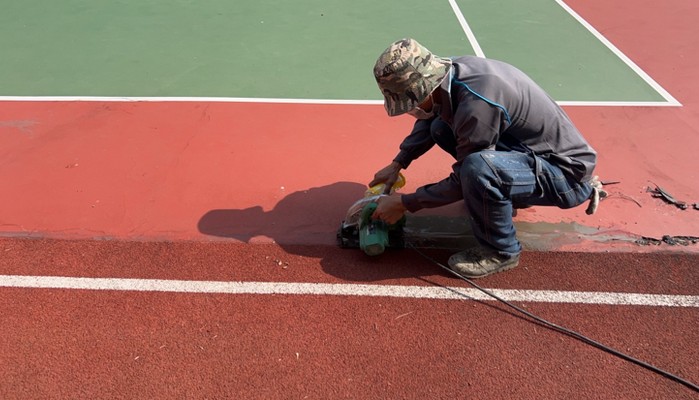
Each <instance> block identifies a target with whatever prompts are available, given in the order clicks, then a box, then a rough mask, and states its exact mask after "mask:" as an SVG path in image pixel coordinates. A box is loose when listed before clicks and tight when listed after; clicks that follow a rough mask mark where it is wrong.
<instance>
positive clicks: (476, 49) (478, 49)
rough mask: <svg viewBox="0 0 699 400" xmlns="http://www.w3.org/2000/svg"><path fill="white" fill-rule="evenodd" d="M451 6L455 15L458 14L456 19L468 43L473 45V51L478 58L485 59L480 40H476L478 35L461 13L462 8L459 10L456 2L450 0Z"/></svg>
mask: <svg viewBox="0 0 699 400" xmlns="http://www.w3.org/2000/svg"><path fill="white" fill-rule="evenodd" d="M449 4H450V5H451V9H452V10H453V11H454V14H456V19H458V20H459V24H460V25H461V29H463V30H464V33H465V34H466V37H467V38H468V41H469V42H470V43H471V47H473V51H474V52H475V53H476V56H478V57H481V58H485V53H483V49H481V45H480V44H478V40H477V39H476V35H474V34H473V30H471V27H470V26H469V25H468V22H466V17H464V14H463V13H462V12H461V8H459V5H458V4H456V0H449Z"/></svg>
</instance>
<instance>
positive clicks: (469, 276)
mask: <svg viewBox="0 0 699 400" xmlns="http://www.w3.org/2000/svg"><path fill="white" fill-rule="evenodd" d="M518 265H519V260H518V261H517V262H514V263H512V264H509V265H505V266H503V267H500V268H498V269H496V270H495V271H490V272H488V273H486V274H483V275H469V274H466V273H464V272H461V271H459V270H457V269H454V268H452V266H451V265H450V266H449V269H451V270H452V271H454V272H456V273H457V274H459V275H462V276H464V277H466V278H469V279H479V278H485V277H486V276H490V275H494V274H498V273H500V272H505V271H509V270H511V269H513V268H515V267H516V266H518Z"/></svg>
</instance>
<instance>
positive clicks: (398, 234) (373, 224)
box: [337, 174, 405, 256]
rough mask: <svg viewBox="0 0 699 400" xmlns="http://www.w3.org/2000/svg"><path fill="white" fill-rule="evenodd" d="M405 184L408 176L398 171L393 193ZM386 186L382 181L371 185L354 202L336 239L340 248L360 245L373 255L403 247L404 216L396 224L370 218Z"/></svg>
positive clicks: (364, 250)
mask: <svg viewBox="0 0 699 400" xmlns="http://www.w3.org/2000/svg"><path fill="white" fill-rule="evenodd" d="M404 185H405V177H404V176H403V174H398V179H397V180H396V182H395V183H394V184H393V185H392V186H391V190H390V193H394V192H395V191H396V190H398V189H400V188H401V187H403V186H404ZM385 188H386V186H385V184H383V183H381V184H378V185H376V186H372V187H370V188H369V189H368V190H367V191H366V192H365V193H364V198H362V199H359V200H358V201H357V202H355V203H354V204H352V206H351V207H350V208H349V210H348V211H347V216H346V217H345V220H344V221H342V224H341V225H340V229H338V231H337V242H338V244H339V245H340V247H349V248H356V247H359V248H360V249H362V251H363V252H364V253H366V254H367V255H370V256H378V255H379V254H383V252H384V251H385V250H386V248H389V247H395V248H403V247H404V242H403V227H404V226H405V217H403V218H401V219H400V221H398V222H396V223H395V224H388V223H386V222H384V221H381V220H378V219H374V218H372V217H371V216H372V215H373V214H374V211H376V206H377V205H378V201H379V198H381V197H382V196H384V194H383V193H384V190H385Z"/></svg>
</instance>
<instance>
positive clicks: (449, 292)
mask: <svg viewBox="0 0 699 400" xmlns="http://www.w3.org/2000/svg"><path fill="white" fill-rule="evenodd" d="M0 287H10V288H28V289H77V290H107V291H127V292H175V293H219V294H255V295H269V294H288V295H320V296H368V297H399V298H413V299H444V300H455V299H462V300H463V299H464V296H465V297H468V298H470V299H473V300H493V298H491V297H489V296H487V295H485V294H484V293H482V292H480V291H478V290H476V289H472V288H454V287H450V288H444V287H435V286H399V285H360V284H344V283H342V284H340V283H291V282H222V281H183V280H162V279H124V278H76V277H57V276H21V275H0ZM488 290H490V291H492V292H493V293H494V294H496V295H497V296H499V297H501V298H503V299H505V300H507V301H516V302H526V303H570V304H598V305H634V306H656V307H699V296H688V295H664V294H640V293H611V292H570V291H555V290H516V289H488Z"/></svg>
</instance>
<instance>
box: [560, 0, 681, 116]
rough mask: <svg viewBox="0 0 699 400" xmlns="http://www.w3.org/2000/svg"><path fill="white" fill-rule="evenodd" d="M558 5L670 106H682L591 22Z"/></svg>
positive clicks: (564, 5) (568, 8) (561, 4)
mask: <svg viewBox="0 0 699 400" xmlns="http://www.w3.org/2000/svg"><path fill="white" fill-rule="evenodd" d="M556 3H558V5H560V6H561V7H563V9H564V10H566V11H567V12H568V14H570V15H571V16H572V17H573V18H575V19H576V20H577V21H578V22H579V23H580V24H582V26H584V27H585V28H586V29H587V30H588V31H589V32H590V33H592V35H593V36H594V37H596V38H597V40H599V41H600V42H602V44H604V45H605V46H607V48H608V49H609V50H611V51H612V53H614V54H615V55H616V56H617V57H619V58H620V59H621V61H623V62H624V63H626V65H628V66H629V68H631V69H632V70H633V71H634V72H635V73H636V74H637V75H638V76H640V77H641V79H643V80H644V81H645V82H646V83H647V84H648V85H649V86H650V87H652V88H653V89H655V91H656V92H658V93H659V94H660V95H661V96H663V98H664V99H665V100H667V101H668V103H670V105H673V106H681V105H682V104H681V103H680V102H679V101H677V99H675V98H674V97H672V95H671V94H670V93H669V92H668V91H667V90H665V89H664V88H663V87H662V86H660V84H658V82H656V81H655V80H653V78H651V77H650V75H648V74H647V73H646V72H645V71H644V70H642V69H641V67H639V66H638V65H636V63H634V62H633V61H631V59H630V58H629V57H627V56H626V54H624V53H623V52H622V51H621V50H619V49H618V48H617V47H616V46H614V45H613V44H612V42H610V41H609V40H607V38H606V37H604V35H602V34H601V33H599V31H598V30H597V29H595V28H594V27H593V26H592V25H591V24H590V23H589V22H587V21H586V20H585V19H584V18H583V17H581V16H580V15H579V14H578V13H576V12H575V10H573V9H572V8H570V7H569V6H568V5H567V4H566V3H564V2H563V0H556Z"/></svg>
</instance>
